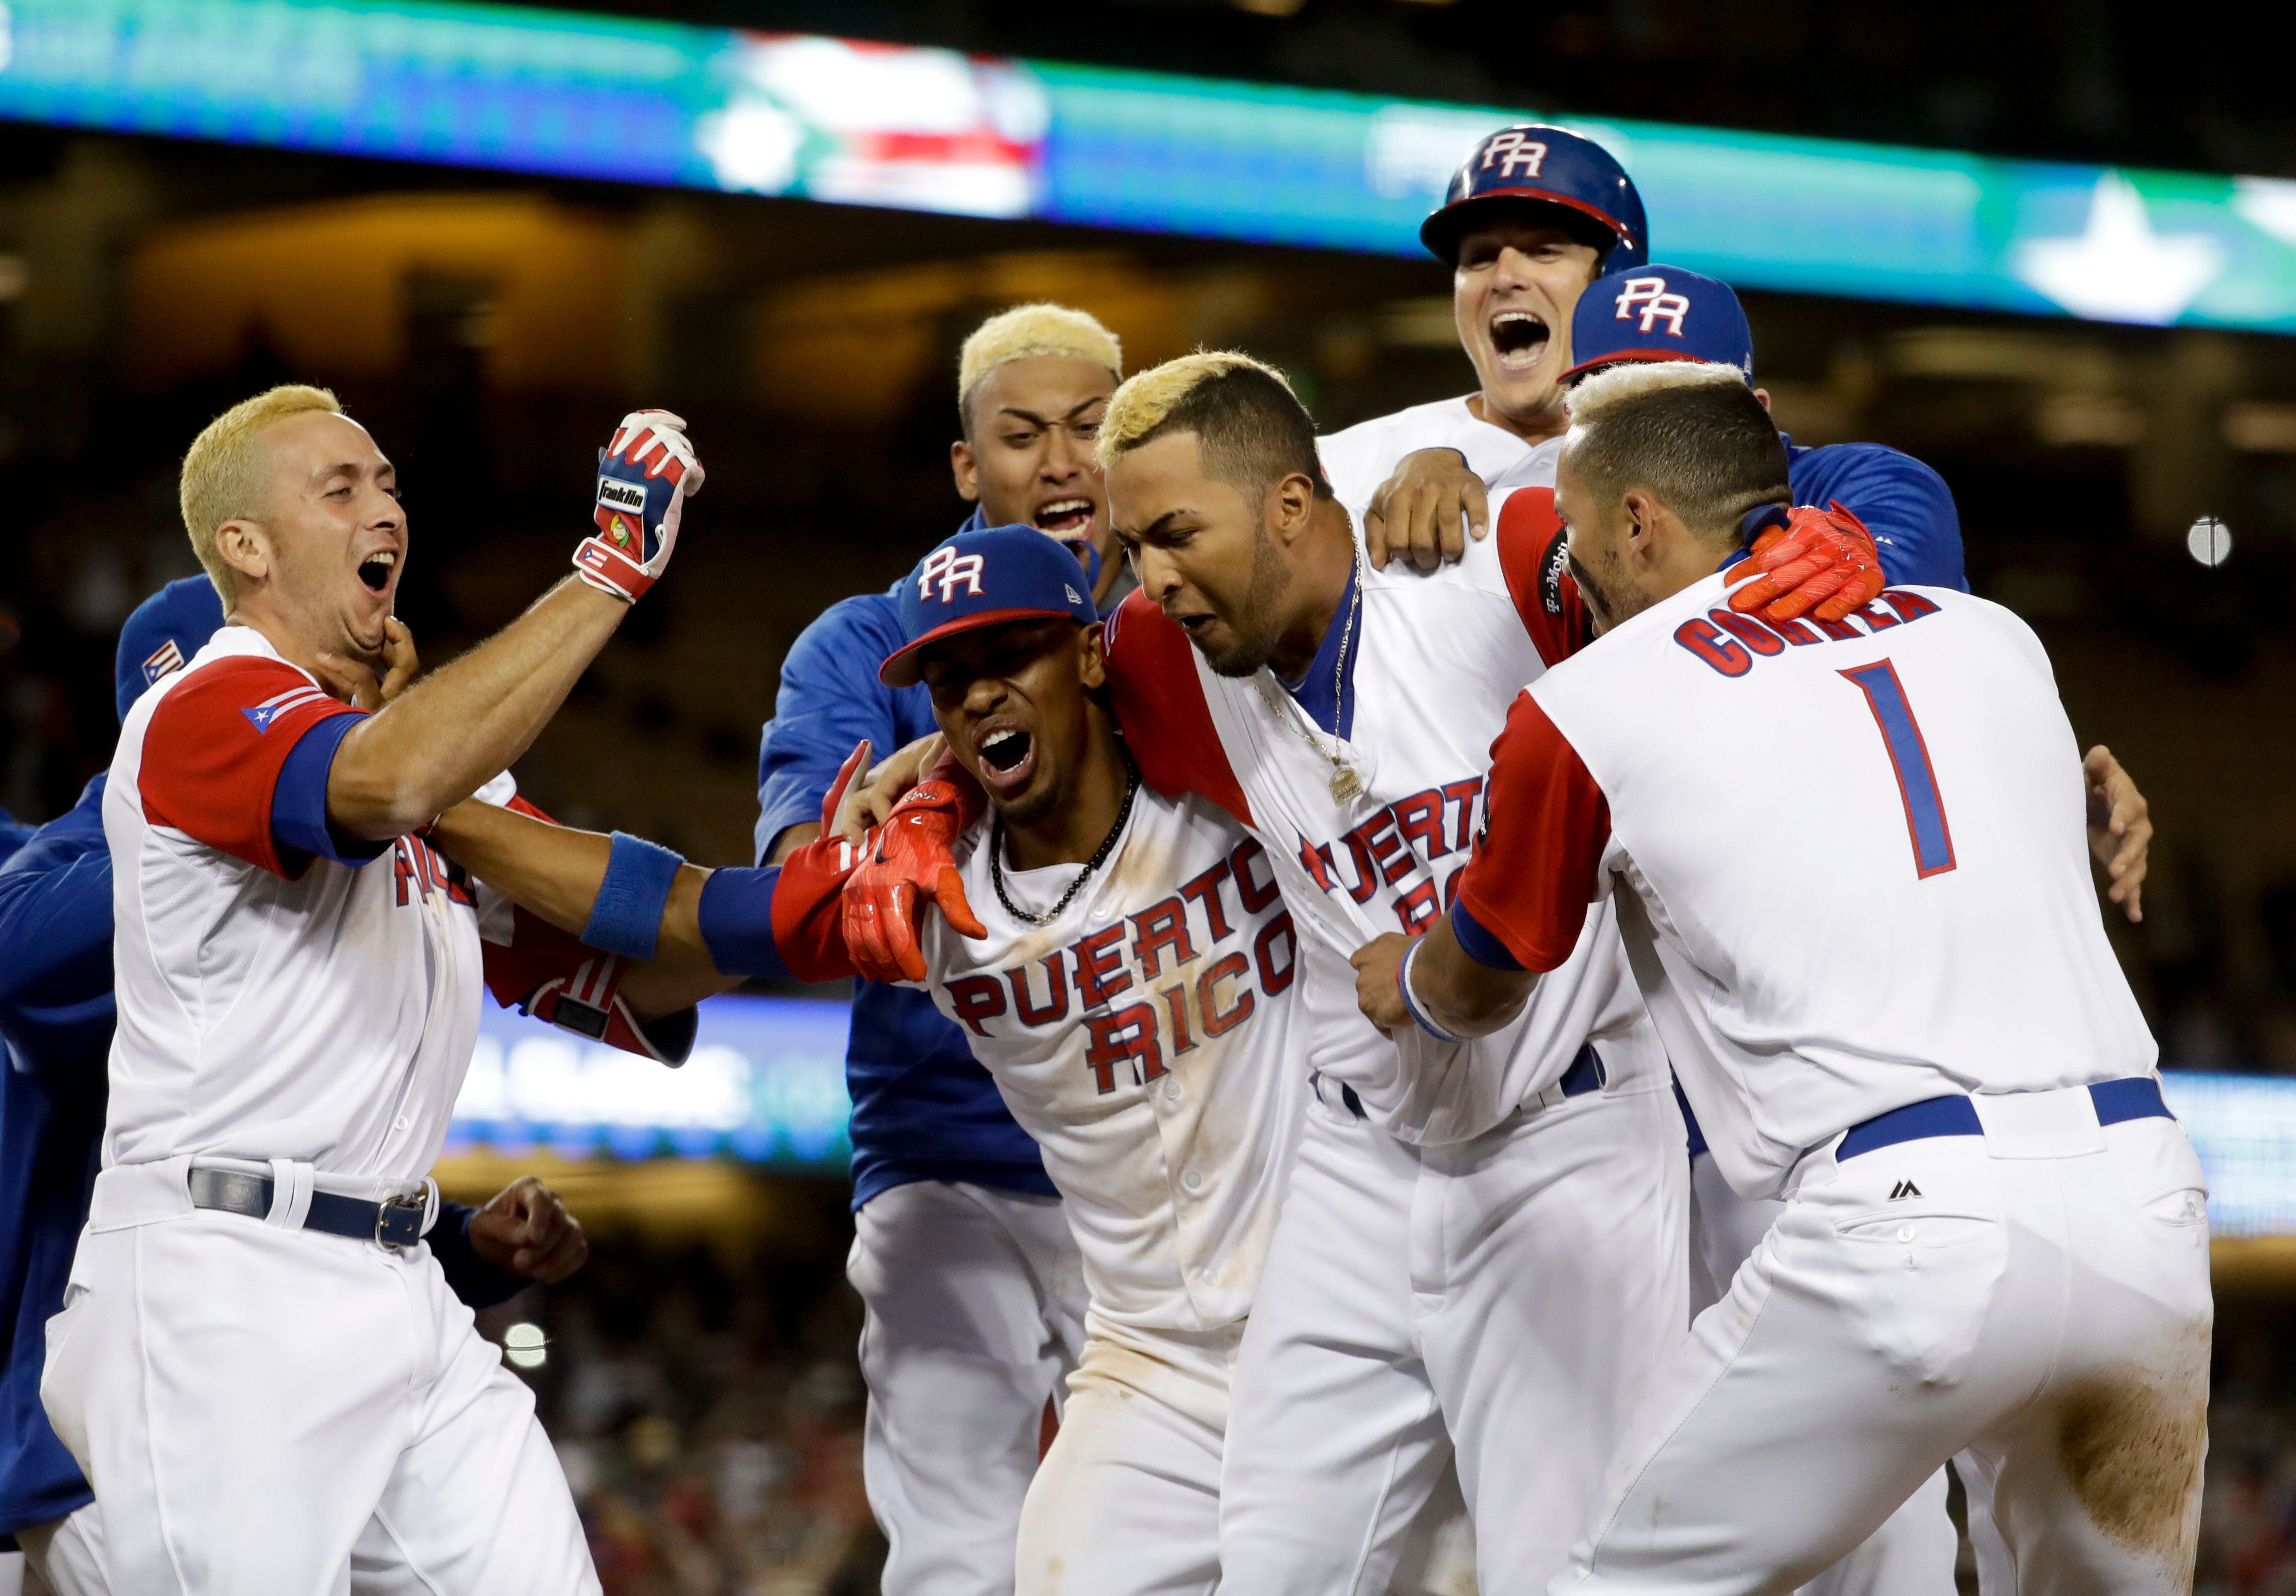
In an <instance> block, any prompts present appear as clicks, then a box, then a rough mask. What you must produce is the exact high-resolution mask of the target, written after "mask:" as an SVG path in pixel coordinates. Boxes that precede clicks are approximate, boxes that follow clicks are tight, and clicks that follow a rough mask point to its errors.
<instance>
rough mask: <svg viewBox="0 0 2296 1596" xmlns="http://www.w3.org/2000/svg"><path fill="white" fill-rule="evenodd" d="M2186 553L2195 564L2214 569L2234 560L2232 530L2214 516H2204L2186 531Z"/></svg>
mask: <svg viewBox="0 0 2296 1596" xmlns="http://www.w3.org/2000/svg"><path fill="white" fill-rule="evenodd" d="M2185 552H2186V553H2187V554H2190V555H2191V556H2192V557H2193V559H2194V562H2195V563H2197V564H2201V565H2205V566H2208V567H2210V569H2214V568H2215V567H2217V566H2219V565H2222V564H2223V563H2224V562H2225V561H2227V560H2229V559H2231V558H2232V528H2230V527H2227V526H2226V525H2225V524H2224V523H2223V522H2222V521H2220V520H2217V518H2216V517H2215V516H2213V515H2204V516H2202V517H2201V519H2200V520H2196V521H2194V523H2193V524H2192V525H2191V526H2190V527H2189V528H2185Z"/></svg>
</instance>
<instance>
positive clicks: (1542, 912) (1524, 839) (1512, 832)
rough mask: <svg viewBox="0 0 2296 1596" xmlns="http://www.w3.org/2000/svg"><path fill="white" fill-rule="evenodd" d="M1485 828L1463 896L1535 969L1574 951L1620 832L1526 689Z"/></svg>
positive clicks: (1462, 882) (1495, 770)
mask: <svg viewBox="0 0 2296 1596" xmlns="http://www.w3.org/2000/svg"><path fill="white" fill-rule="evenodd" d="M1483 803H1484V809H1483V815H1484V820H1483V834H1482V835H1481V836H1480V837H1479V838H1477V839H1475V852H1474V856H1473V857H1472V858H1471V859H1469V860H1468V861H1467V866H1466V868H1465V869H1464V871H1462V872H1460V875H1459V902H1460V903H1461V904H1464V905H1465V907H1466V911H1467V913H1469V914H1471V915H1472V916H1473V917H1474V920H1475V923H1476V924H1478V925H1480V926H1481V927H1482V928H1483V929H1486V930H1488V931H1489V932H1490V933H1491V934H1492V935H1493V936H1495V937H1497V938H1498V939H1499V940H1500V941H1501V942H1504V943H1505V944H1506V949H1507V952H1509V953H1511V954H1513V955H1514V956H1515V959H1516V961H1517V962H1520V963H1521V965H1522V967H1523V968H1524V969H1525V970H1553V969H1554V968H1555V966H1557V965H1559V964H1561V963H1562V962H1563V961H1564V960H1565V959H1567V958H1569V957H1570V950H1571V949H1572V948H1573V947H1575V946H1577V945H1578V943H1579V932H1580V931H1581V930H1582V929H1585V927H1586V924H1587V904H1589V903H1590V902H1592V901H1593V899H1594V896H1595V872H1596V870H1597V868H1598V867H1599V866H1600V865H1601V863H1602V860H1603V848H1604V847H1606V846H1608V844H1609V842H1610V839H1611V805H1610V800H1609V799H1608V798H1604V797H1603V790H1602V789H1601V788H1600V787H1597V786H1596V785H1595V778H1594V776H1593V775H1592V774H1590V773H1588V771H1587V765H1586V763H1585V762H1584V761H1583V760H1581V759H1580V758H1579V750H1578V749H1574V748H1572V747H1571V746H1570V742H1569V741H1567V740H1566V739H1565V738H1564V737H1563V735H1562V732H1561V731H1560V730H1558V729H1557V728H1556V726H1555V724H1554V722H1553V721H1552V720H1550V719H1548V718H1547V715H1546V710H1545V709H1542V708H1539V704H1538V700H1537V699H1535V698H1533V697H1532V696H1531V695H1530V694H1529V692H1522V693H1520V694H1518V695H1517V696H1516V698H1515V700H1514V707H1513V708H1511V709H1509V710H1508V711H1507V723H1506V726H1505V730H1503V731H1501V732H1500V733H1499V735H1498V741H1496V742H1494V743H1493V744H1491V773H1490V781H1489V784H1488V786H1486V787H1485V788H1484V790H1483Z"/></svg>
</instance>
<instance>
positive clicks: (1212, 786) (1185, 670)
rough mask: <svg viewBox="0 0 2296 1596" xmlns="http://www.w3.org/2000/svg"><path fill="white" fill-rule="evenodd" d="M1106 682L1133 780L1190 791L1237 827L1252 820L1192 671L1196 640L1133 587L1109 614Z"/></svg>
mask: <svg viewBox="0 0 2296 1596" xmlns="http://www.w3.org/2000/svg"><path fill="white" fill-rule="evenodd" d="M1103 636H1104V639H1105V644H1104V646H1105V647H1106V650H1107V653H1108V684H1109V691H1110V694H1111V698H1112V699H1113V700H1114V702H1115V705H1116V722H1117V724H1119V726H1121V727H1123V728H1124V731H1125V746H1126V747H1128V749H1131V750H1132V757H1133V760H1134V762H1135V763H1136V764H1137V765H1139V766H1140V778H1141V780H1142V781H1144V782H1147V783H1148V785H1149V786H1151V787H1152V788H1154V789H1155V790H1157V791H1158V792H1160V793H1162V794H1163V795H1164V796H1165V797H1166V798H1179V797H1181V796H1183V795H1184V794H1187V793H1193V794H1195V795H1196V796H1197V797H1198V798H1205V799H1208V800H1210V802H1212V803H1215V804H1218V806H1220V807H1221V808H1223V809H1225V810H1226V811H1227V812H1228V814H1230V815H1231V816H1233V817H1234V820H1235V822H1236V823H1237V824H1238V825H1244V826H1248V825H1250V824H1251V804H1250V803H1249V802H1248V801H1247V800H1246V799H1245V798H1244V796H1243V784H1242V782H1239V781H1237V780H1236V777H1235V770H1234V766H1233V765H1229V763H1228V759H1227V749H1226V748H1225V747H1224V746H1223V745H1222V744H1221V742H1220V735H1219V728H1218V726H1216V725H1214V724H1212V711H1211V706H1210V704H1208V703H1206V702H1205V701H1204V684H1203V682H1202V681H1201V678H1199V677H1198V676H1197V675H1196V646H1195V644H1193V643H1192V642H1189V641H1188V634H1186V633H1185V632H1184V631H1182V630H1181V629H1180V627H1179V626H1178V624H1177V622H1175V621H1173V620H1172V619H1171V618H1169V617H1168V616H1166V615H1165V613H1164V612H1163V611H1162V610H1160V609H1158V608H1157V607H1156V605H1155V604H1154V602H1152V601H1151V600H1150V599H1149V597H1148V595H1147V594H1146V593H1141V592H1139V591H1138V590H1135V591H1134V592H1133V593H1132V594H1131V596H1130V597H1128V598H1127V599H1126V600H1125V601H1124V602H1122V603H1121V604H1119V605H1118V606H1117V607H1116V612H1115V613H1114V614H1113V615H1111V616H1110V617H1109V618H1108V625H1107V627H1106V630H1105V632H1104V634H1103Z"/></svg>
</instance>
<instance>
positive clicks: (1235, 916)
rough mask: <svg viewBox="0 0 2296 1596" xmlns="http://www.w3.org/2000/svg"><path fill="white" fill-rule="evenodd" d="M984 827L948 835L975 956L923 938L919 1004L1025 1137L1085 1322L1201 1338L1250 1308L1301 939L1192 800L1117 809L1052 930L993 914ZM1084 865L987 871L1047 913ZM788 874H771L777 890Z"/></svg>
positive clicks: (1299, 1093)
mask: <svg viewBox="0 0 2296 1596" xmlns="http://www.w3.org/2000/svg"><path fill="white" fill-rule="evenodd" d="M988 837H989V827H988V822H986V821H985V820H984V821H983V822H981V823H979V824H977V825H976V826H974V828H973V829H972V831H971V832H970V833H968V835H967V836H966V837H964V839H960V841H959V843H958V845H957V848H956V855H957V862H958V865H959V868H960V869H961V870H962V871H963V872H964V893H965V896H966V898H967V899H968V900H969V901H970V902H971V904H972V908H973V912H974V913H976V914H978V915H979V916H980V921H981V923H982V924H983V925H984V926H986V927H987V928H988V937H987V938H986V939H985V940H981V941H974V940H972V939H971V938H969V937H963V936H960V935H958V934H957V933H956V932H955V931H954V930H952V929H949V927H948V925H947V921H944V920H942V919H941V917H940V916H939V915H938V914H933V915H929V916H926V917H924V919H923V923H922V926H921V928H920V941H921V943H922V948H923V952H924V955H925V962H926V967H927V969H928V970H930V971H931V978H930V979H929V980H928V981H927V982H926V983H925V986H927V987H928V989H929V990H930V991H931V994H932V998H933V1002H934V1003H936V1004H937V1005H938V1006H939V1008H940V1010H941V1011H942V1012H943V1013H945V1014H947V1016H948V1017H949V1018H950V1019H954V1020H955V1021H956V1023H957V1024H958V1025H960V1026H962V1027H964V1032H965V1036H966V1040H967V1041H968V1042H970V1043H971V1044H972V1052H973V1055H974V1057H976V1058H978V1059H979V1060H980V1062H981V1064H982V1065H983V1066H984V1067H986V1068H987V1069H988V1073H989V1074H990V1075H991V1076H994V1077H995V1079H996V1084H997V1087H998V1089H999V1090H1000V1091H1001V1092H1002V1093H1004V1094H1005V1102H1006V1103H1007V1104H1008V1105H1009V1106H1010V1107H1011V1109H1012V1110H1013V1118H1014V1119H1016V1120H1018V1121H1019V1122H1020V1124H1021V1128H1022V1129H1023V1130H1025V1131H1027V1132H1028V1133H1029V1135H1031V1136H1033V1137H1035V1138H1036V1141H1037V1146H1038V1147H1039V1148H1040V1149H1041V1150H1043V1152H1044V1157H1045V1172H1046V1174H1049V1175H1050V1176H1051V1177H1052V1179H1053V1183H1054V1185H1056V1186H1058V1187H1059V1188H1060V1190H1061V1196H1062V1199H1063V1201H1064V1204H1065V1206H1066V1207H1067V1210H1068V1215H1069V1224H1070V1228H1071V1229H1073V1230H1074V1231H1075V1232H1076V1238H1077V1244H1078V1250H1079V1251H1080V1252H1081V1253H1082V1254H1083V1258H1084V1276H1085V1284H1086V1286H1087V1289H1088V1290H1089V1291H1090V1293H1091V1296H1092V1307H1093V1312H1094V1313H1095V1314H1097V1315H1099V1316H1100V1317H1101V1318H1103V1319H1105V1320H1108V1321H1109V1322H1112V1323H1117V1324H1122V1325H1127V1326H1130V1327H1132V1328H1134V1329H1139V1330H1185V1331H1199V1330H1215V1329H1218V1328H1219V1327H1220V1326H1223V1325H1227V1324H1232V1323H1234V1322H1236V1321H1238V1320H1240V1319H1242V1318H1243V1317H1244V1316H1245V1315H1246V1314H1249V1313H1250V1312H1251V1300H1252V1294H1253V1291H1254V1289H1256V1288H1257V1287H1258V1285H1259V1270H1260V1264H1261V1262H1262V1260H1263V1259H1264V1258H1265V1257H1266V1256H1267V1242H1268V1239H1269V1238H1270V1237H1271V1236H1272V1235H1273V1234H1274V1233H1275V1218H1276V1214H1277V1211H1278V1208H1279V1207H1280V1205H1281V1202H1282V1199H1283V1186H1284V1182H1285V1179H1286V1177H1287V1175H1288V1174H1289V1172H1290V1169H1291V1164H1292V1150H1293V1149H1294V1147H1295V1146H1296V1145H1297V1143H1298V1140H1299V1133H1300V1120H1301V1116H1302V1114H1303V1112H1304V1109H1305V1100H1306V1089H1307V1087H1306V1076H1305V1075H1304V1074H1303V1073H1302V1072H1301V1071H1300V1069H1298V1068H1295V1067H1294V1060H1297V1059H1298V1058H1299V1056H1300V1052H1301V1050H1302V1048H1303V1045H1304V1036H1303V1033H1302V1030H1301V1028H1300V1026H1299V1024H1298V1023H1297V1021H1296V1020H1295V1019H1294V1016H1295V1014H1296V1012H1297V1011H1298V1002H1299V999H1298V995H1297V992H1296V986H1297V982H1298V976H1299V948H1298V940H1297V937H1295V936H1294V934H1293V931H1292V917H1291V916H1290V915H1289V914H1288V913H1285V912H1284V907H1283V895H1282V893H1281V892H1280V891H1279V890H1278V888H1277V887H1276V885H1275V873H1274V871H1273V870H1272V868H1271V867H1270V865H1269V863H1268V860H1267V855H1266V854H1265V853H1264V852H1263V850H1262V849H1261V847H1260V846H1259V843H1257V842H1255V841H1253V840H1252V839H1251V838H1249V837H1247V836H1245V835H1244V834H1243V833H1242V831H1239V830H1238V829H1237V828H1236V827H1235V826H1234V825H1233V824H1231V823H1229V822H1228V821H1227V819H1226V817H1225V816H1224V815H1222V814H1219V813H1218V810H1216V809H1214V808H1213V807H1212V806H1210V805H1208V804H1205V803H1203V802H1201V801H1200V800H1198V799H1196V798H1177V799H1173V798H1160V797H1159V796H1158V795H1157V794H1156V793H1155V792H1153V791H1152V790H1150V789H1149V788H1148V787H1146V786H1145V785H1143V786H1142V787H1141V788H1140V789H1139V790H1138V791H1137V792H1136V793H1135V795H1134V797H1133V803H1132V812H1131V814H1129V815H1128V816H1127V817H1126V819H1125V823H1124V830H1123V833H1122V835H1121V836H1120V838H1119V840H1118V842H1117V845H1116V847H1115V849H1114V851H1113V852H1111V854H1110V855H1109V857H1108V859H1107V860H1106V862H1105V863H1103V864H1102V865H1101V867H1100V869H1099V870H1098V871H1097V872H1095V873H1094V875H1093V876H1092V878H1091V880H1089V881H1088V882H1087V884H1086V886H1085V887H1084V888H1083V890H1082V891H1080V892H1078V894H1077V896H1076V898H1075V900H1074V901H1073V902H1071V903H1070V904H1069V905H1068V906H1067V907H1066V908H1065V909H1063V910H1062V912H1061V915H1060V918H1059V919H1058V920H1056V921H1054V922H1053V923H1052V924H1050V925H1044V926H1037V925H1031V924H1029V923H1028V922H1027V921H1023V920H1021V919H1020V918H1019V916H1017V915H1015V914H1013V913H1011V912H1009V911H1008V910H1007V909H1006V908H1005V905H1004V904H1003V903H1001V902H1000V901H999V899H998V896H997V890H996V880H995V879H994V878H993V877H992V875H991V873H990V868H989V864H990V860H989V850H988ZM1080 868H1081V867H1080V866H1078V865H1075V864H1054V865H1047V866H1046V867H1045V868H1043V869H1040V870H1024V871H1015V870H1013V869H1010V868H1009V867H1008V868H1006V869H1005V871H1004V872H1003V876H1004V882H1005V892H1006V894H1007V895H1009V896H1011V898H1012V900H1013V904H1015V905H1016V906H1017V907H1019V908H1021V909H1023V910H1026V911H1028V912H1029V913H1037V914H1042V913H1049V912H1050V911H1051V910H1052V908H1053V907H1054V905H1055V904H1058V903H1059V902H1060V899H1061V896H1062V894H1063V893H1065V892H1066V891H1067V890H1068V889H1069V887H1070V884H1071V883H1072V882H1074V881H1075V880H1076V878H1077V873H1078V870H1079V869H1080ZM784 880H785V881H786V880H788V878H787V877H786V876H785V877H784Z"/></svg>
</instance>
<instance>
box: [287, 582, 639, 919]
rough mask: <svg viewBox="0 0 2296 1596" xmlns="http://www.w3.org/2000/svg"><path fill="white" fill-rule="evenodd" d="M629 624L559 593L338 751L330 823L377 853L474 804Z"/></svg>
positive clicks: (616, 604)
mask: <svg viewBox="0 0 2296 1596" xmlns="http://www.w3.org/2000/svg"><path fill="white" fill-rule="evenodd" d="M628 612H629V605H628V604H627V603H626V602H624V601H622V600H620V599H619V598H615V597H613V596H611V595H610V594H607V593H602V592H600V591H599V590H598V589H597V588H595V587H593V586H591V585H588V584H587V583H585V582H582V581H579V580H578V579H576V578H573V577H569V578H567V580H565V581H563V582H562V583H560V584H559V585H557V586H556V587H555V588H553V589H552V590H551V592H550V593H547V594H545V596H544V597H543V599H542V600H541V602H538V603H537V604H536V605H535V606H534V607H533V608H532V609H530V610H528V611H527V612H526V613H525V614H524V615H522V616H521V617H519V618H518V619H517V620H515V621H513V622H512V623H511V624H510V625H509V626H506V627H504V629H503V630H502V631H501V632H499V633H497V634H496V635H495V636H493V637H492V638H490V639H488V641H487V642H484V643H482V644H481V645H480V647H478V648H477V649H474V650H473V651H471V652H470V653H468V654H466V655H464V656H463V658H462V659H457V660H455V662H454V663H453V664H452V665H449V666H447V667H446V668H445V669H444V670H441V671H439V672H437V673H436V674H434V675H430V676H429V677H427V678H425V679H424V680H423V681H422V682H419V683H416V684H415V685H414V687H412V688H410V689H408V690H407V691H406V692H405V693H404V694H402V695H401V696H400V697H399V698H398V700H396V701H395V702H393V703H391V704H390V705H389V706H388V707H387V708H384V709H383V710H382V711H381V713H380V714H378V715H375V716H373V717H372V718H370V719H369V720H367V721H366V722H365V723H364V724H361V725H359V726H357V728H355V729H354V730H353V731H352V732H351V733H350V734H349V735H348V736H347V737H345V738H344V739H343V741H342V746H341V747H340V748H339V749H337V750H336V752H335V758H334V764H333V766H332V769H331V770H330V771H329V773H328V777H327V817H328V819H329V820H330V821H331V822H332V823H334V824H335V825H336V826H338V827H340V828H341V830H342V831H345V832H347V833H348V834H349V835H351V836H354V837H359V838H364V839H368V840H375V841H379V840H382V839H388V838H391V837H397V836H400V835H402V834H404V833H405V832H407V831H413V830H414V828H415V827H417V826H420V825H422V823H425V822H426V821H428V820H430V818H431V816H433V815H435V814H439V813H440V812H441V811H443V810H445V809H447V808H449V807H451V806H454V805H455V804H458V803H460V802H461V801H462V800H463V799H464V798H468V797H470V796H471V793H473V792H476V791H477V790H479V788H480V786H481V785H482V784H484V783H485V782H488V781H489V780H490V779H492V778H493V776H494V775H495V774H496V773H497V772H499V771H502V770H504V769H505V768H507V767H508V766H509V765H511V763H512V761H514V760H515V759H517V758H518V757H519V756H520V755H521V754H523V753H524V752H525V751H526V750H527V749H528V748H529V746H530V745H531V744H532V743H533V741H534V739H535V737H536V735H537V733H540V732H541V730H542V728H543V727H544V726H545V725H547V724H549V723H550V717H551V716H553V715H555V714H557V713H558V708H559V706H560V705H561V704H562V703H564V702H565V700H566V694H567V693H568V692H570V690H571V689H572V687H573V685H574V683H575V682H576V680H577V679H578V678H579V677H580V675H582V673H583V672H584V671H585V670H586V669H588V668H589V666H590V662H591V660H593V659H595V658H597V654H598V651H599V650H600V649H602V648H603V647H604V646H605V643H606V640H607V639H608V638H609V637H611V636H612V635H613V634H614V628H615V627H617V626H619V625H620V624H621V620H622V617H623V616H625V615H627V613H628ZM512 896H515V895H514V894H513V895H512ZM535 913H542V911H540V910H538V909H537V910H536V911H535ZM544 918H545V919H547V918H549V916H547V915H545V916H544Z"/></svg>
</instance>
